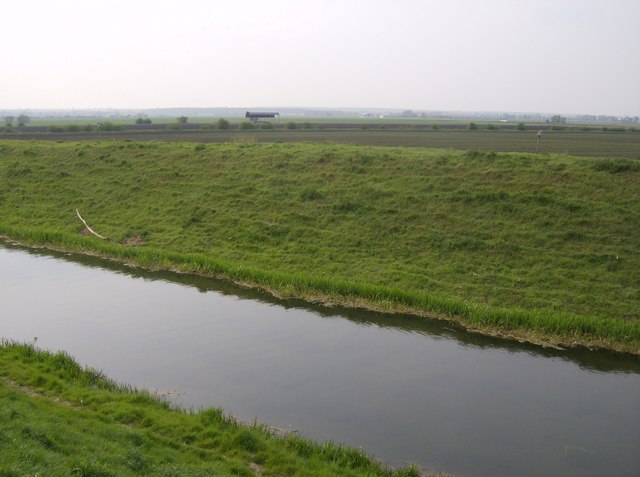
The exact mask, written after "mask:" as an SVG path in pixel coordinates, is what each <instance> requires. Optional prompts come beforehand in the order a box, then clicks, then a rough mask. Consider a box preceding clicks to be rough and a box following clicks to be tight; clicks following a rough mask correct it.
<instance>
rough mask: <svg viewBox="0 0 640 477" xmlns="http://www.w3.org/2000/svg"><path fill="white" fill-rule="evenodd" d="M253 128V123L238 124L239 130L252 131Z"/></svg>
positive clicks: (243, 122)
mask: <svg viewBox="0 0 640 477" xmlns="http://www.w3.org/2000/svg"><path fill="white" fill-rule="evenodd" d="M254 127H255V126H254V125H253V123H252V122H249V121H242V122H241V123H240V129H253V128H254Z"/></svg>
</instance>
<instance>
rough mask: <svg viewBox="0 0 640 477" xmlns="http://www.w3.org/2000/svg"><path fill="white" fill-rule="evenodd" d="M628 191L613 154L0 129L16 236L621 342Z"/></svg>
mask: <svg viewBox="0 0 640 477" xmlns="http://www.w3.org/2000/svg"><path fill="white" fill-rule="evenodd" d="M639 197H640V163H639V162H636V161H633V160H627V159H607V158H599V159H598V158H574V157H569V156H558V155H541V156H534V155H527V154H496V153H477V152H463V151H452V150H425V149H404V148H373V147H361V146H342V145H335V144H255V143H245V144H241V143H240V144H238V143H236V144H219V145H204V144H198V145H195V144H187V143H177V144H176V143H174V144H164V143H133V142H99V143H91V142H83V143H63V144H54V143H50V142H49V143H38V142H34V143H31V142H11V141H5V142H0V233H1V234H4V235H6V236H9V237H12V238H15V239H17V240H20V241H23V242H28V243H34V244H44V245H47V246H51V247H58V248H63V249H69V250H78V251H83V252H89V253H97V254H100V255H104V256H108V257H112V258H115V259H118V260H121V261H127V262H132V263H136V264H139V265H142V266H147V267H150V268H172V269H178V270H181V271H185V272H193V273H199V274H204V275H224V276H227V277H229V278H231V279H234V280H237V281H241V282H247V283H251V284H253V285H257V286H261V287H264V288H268V289H271V290H273V291H274V292H275V293H277V294H279V295H282V296H298V297H303V298H306V299H311V300H324V301H328V302H333V303H343V304H347V305H349V304H351V305H363V306H368V307H371V308H376V309H382V310H411V311H413V312H415V313H419V314H420V313H424V314H433V315H437V316H446V317H454V318H456V319H459V320H460V321H461V322H462V323H464V324H465V326H468V327H470V328H474V329H479V330H482V331H484V332H488V333H495V332H498V333H500V334H503V335H507V336H515V337H519V338H523V339H528V340H530V341H533V342H554V343H564V344H571V343H574V342H577V343H583V344H586V345H589V346H604V347H608V348H612V349H618V350H624V351H631V352H635V353H640V287H639V286H638V285H639V284H640V240H639V239H638V237H640V200H639V199H638V198H639ZM75 208H78V209H80V211H81V213H82V214H83V216H84V217H85V219H86V220H87V221H88V223H89V224H90V225H91V226H92V227H93V228H94V229H96V230H97V231H98V232H99V233H101V234H103V235H105V236H107V237H108V238H109V239H108V240H106V241H102V240H100V239H97V238H94V237H90V236H83V235H81V234H80V233H79V230H80V228H81V227H80V222H79V221H78V219H77V218H76V217H75V213H74V210H75ZM131 243H137V244H141V245H130V244H131ZM127 244H129V245H127Z"/></svg>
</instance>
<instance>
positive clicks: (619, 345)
mask: <svg viewBox="0 0 640 477" xmlns="http://www.w3.org/2000/svg"><path fill="white" fill-rule="evenodd" d="M0 239H4V240H5V241H7V242H9V243H13V244H16V245H19V246H23V247H28V248H42V249H45V250H51V251H57V252H62V253H77V254H80V255H87V256H95V257H99V258H102V259H106V260H110V261H113V262H116V263H120V264H123V265H126V266H129V267H133V268H142V269H146V270H150V271H171V272H175V273H184V274H190V275H196V276H202V277H209V278H215V279H222V280H226V281H230V282H232V283H234V284H236V285H239V286H242V287H246V288H253V289H257V290H261V291H264V292H267V293H270V294H271V295H273V296H275V297H277V298H279V299H283V300H286V299H301V300H304V301H307V302H310V303H314V304H320V305H323V306H327V307H335V306H340V307H345V308H363V309H367V310H370V311H376V312H383V313H390V314H395V313H402V314H409V315H414V316H420V317H424V318H427V319H439V320H446V321H449V322H452V323H455V324H456V325H458V326H460V327H461V328H463V329H465V330H466V331H469V332H473V333H479V334H483V335H487V336H492V337H497V338H503V339H508V340H515V341H519V342H523V343H524V342H526V343H530V344H534V345H539V346H543V347H552V348H557V349H563V348H573V347H579V346H580V347H585V348H588V349H590V350H608V351H615V352H620V353H625V354H632V355H636V356H640V322H635V321H623V320H618V319H611V318H609V319H605V318H596V317H590V316H582V315H575V314H570V313H566V312H551V311H549V310H525V309H507V308H498V307H491V306H488V305H482V304H477V303H471V302H467V301H463V300H456V299H451V298H447V297H441V296H436V295H433V294H428V293H424V292H422V293H421V292H414V291H406V290H400V289H393V288H389V287H384V286H379V285H372V284H368V283H358V282H347V281H335V280H329V279H326V278H322V277H314V276H308V275H302V274H289V273H283V272H278V271H271V270H261V269H256V268H251V267H246V266H242V265H236V264H233V263H227V262H224V261H221V260H218V259H216V258H214V257H211V256H208V255H205V254H197V253H180V252H174V251H166V250H159V249H154V248H148V247H146V246H131V245H122V244H114V243H111V242H108V241H103V240H100V239H97V238H94V237H91V236H85V235H81V234H69V233H66V232H61V231H51V230H42V229H30V228H19V227H12V226H8V225H5V224H2V223H0Z"/></svg>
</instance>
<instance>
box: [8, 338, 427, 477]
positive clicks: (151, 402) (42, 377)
mask: <svg viewBox="0 0 640 477" xmlns="http://www.w3.org/2000/svg"><path fill="white" fill-rule="evenodd" d="M0 455H1V456H2V459H0V475H2V476H3V477H14V476H15V477H18V476H25V475H34V476H35V475H47V476H52V477H53V476H65V477H66V476H69V475H71V476H85V477H89V476H94V477H110V476H137V475H148V476H166V477H170V476H178V475H180V476H203V477H204V476H214V475H215V476H230V475H236V476H238V475H239V476H265V477H266V476H276V475H277V476H335V475H344V476H354V477H355V476H364V475H366V476H386V477H392V476H397V477H403V476H406V477H409V476H416V477H417V476H419V475H420V472H419V471H418V469H417V468H406V469H399V470H395V471H394V470H392V469H390V468H388V467H386V466H384V465H382V464H380V463H379V462H377V461H375V460H374V459H372V458H371V457H369V456H367V455H366V454H365V453H364V452H362V451H361V450H357V449H352V448H348V447H344V446H339V445H336V444H333V443H326V444H317V443H314V442H311V441H308V440H306V439H302V438H300V437H297V436H295V435H286V436H279V437H278V436H275V435H274V434H273V432H271V431H269V430H268V429H266V428H264V427H262V426H259V425H246V424H240V423H238V422H236V421H235V420H234V419H233V418H231V417H229V416H226V415H225V414H224V413H223V412H222V411H221V410H220V409H206V410H202V411H199V412H186V411H184V410H181V409H175V408H172V407H171V406H170V405H169V404H167V403H166V402H165V401H161V400H159V399H157V398H156V397H154V396H152V395H149V394H148V393H146V392H140V391H136V390H135V389H132V388H130V387H127V386H124V385H118V384H116V383H114V382H113V381H110V380H109V379H107V378H105V377H104V376H103V375H102V374H101V373H100V372H98V371H95V370H92V369H83V368H82V367H80V366H79V365H78V364H77V363H76V362H75V361H73V359H71V358H70V357H69V356H67V355H66V354H63V353H57V354H51V353H48V352H43V351H38V350H35V349H34V348H33V347H32V346H31V345H22V344H15V343H7V342H2V343H0Z"/></svg>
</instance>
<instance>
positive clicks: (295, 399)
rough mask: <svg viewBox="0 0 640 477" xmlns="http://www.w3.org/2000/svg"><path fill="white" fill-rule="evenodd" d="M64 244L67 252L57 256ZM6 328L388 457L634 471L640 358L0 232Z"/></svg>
mask: <svg viewBox="0 0 640 477" xmlns="http://www.w3.org/2000/svg"><path fill="white" fill-rule="evenodd" d="M61 259H63V260H61ZM0 335H2V336H5V337H8V338H10V339H16V340H21V341H29V340H31V339H32V338H33V336H38V338H39V340H38V344H40V345H41V346H42V347H45V348H50V349H64V350H66V351H67V352H69V353H70V354H71V355H73V356H75V357H76V358H77V359H78V360H79V361H81V362H83V363H86V364H88V365H90V366H92V367H96V368H99V369H102V370H104V371H105V372H106V374H108V375H109V376H111V377H113V378H114V379H116V380H119V381H124V382H128V383H131V384H133V385H136V386H144V387H147V388H149V389H152V390H154V389H158V390H160V391H174V390H175V391H179V392H180V393H181V394H180V395H179V396H178V397H176V398H175V399H176V401H177V402H179V403H181V404H183V405H186V406H193V407H201V406H211V405H221V406H222V407H223V408H225V410H227V411H229V412H231V413H233V414H236V415H238V416H239V417H241V418H243V419H247V420H250V419H253V418H258V419H259V420H261V421H266V422H267V423H269V424H271V425H274V426H277V427H281V428H288V429H292V430H298V431H300V432H301V433H302V434H303V435H306V436H310V437H313V438H317V439H332V440H336V441H339V442H344V443H348V444H351V445H356V446H362V447H364V448H365V449H366V450H367V451H369V452H372V453H374V454H376V455H377V456H379V457H380V458H382V459H383V460H385V461H387V462H390V463H392V464H393V465H399V464H405V463H407V462H415V461H417V462H420V463H421V464H422V465H423V466H424V467H425V468H428V469H433V470H444V471H448V472H453V473H457V474H459V475H470V476H474V475H475V476H484V475H487V476H488V475H493V476H495V475H497V476H499V475H505V476H506V475H520V476H527V475H581V476H588V475H620V476H623V475H629V476H631V475H640V458H639V457H637V456H636V449H637V448H638V446H639V445H640V430H639V429H640V426H639V425H638V424H640V406H638V403H639V402H640V360H638V359H636V358H633V357H629V356H624V355H619V354H616V353H604V352H598V353H594V352H589V351H587V350H581V349H579V350H567V351H559V350H553V349H543V348H540V347H535V346H531V345H526V344H519V343H515V342H510V341H506V340H500V339H496V338H487V337H483V336H480V335H476V334H469V333H465V332H463V331H461V330H458V329H456V327H455V326H453V325H451V324H449V323H446V322H441V321H436V320H426V319H422V318H415V317H411V316H404V315H386V314H382V313H371V312H367V311H364V310H349V309H340V308H324V307H320V306H314V305H309V304H306V303H302V302H299V301H292V300H291V301H280V300H277V299H275V298H273V297H272V296H270V295H268V294H263V293H259V292H256V291H253V290H248V289H244V288H240V287H236V286H234V285H232V284H229V283H227V282H223V281H216V280H210V279H203V278H198V277H192V276H187V275H179V274H174V273H156V272H153V273H152V272H146V271H143V270H138V269H131V268H128V267H125V266H121V265H114V264H109V263H107V262H105V261H103V260H99V259H95V258H91V257H80V256H67V255H62V254H50V253H47V254H43V253H41V252H35V251H25V250H23V249H18V248H15V247H11V246H7V245H5V246H4V247H3V246H0Z"/></svg>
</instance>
